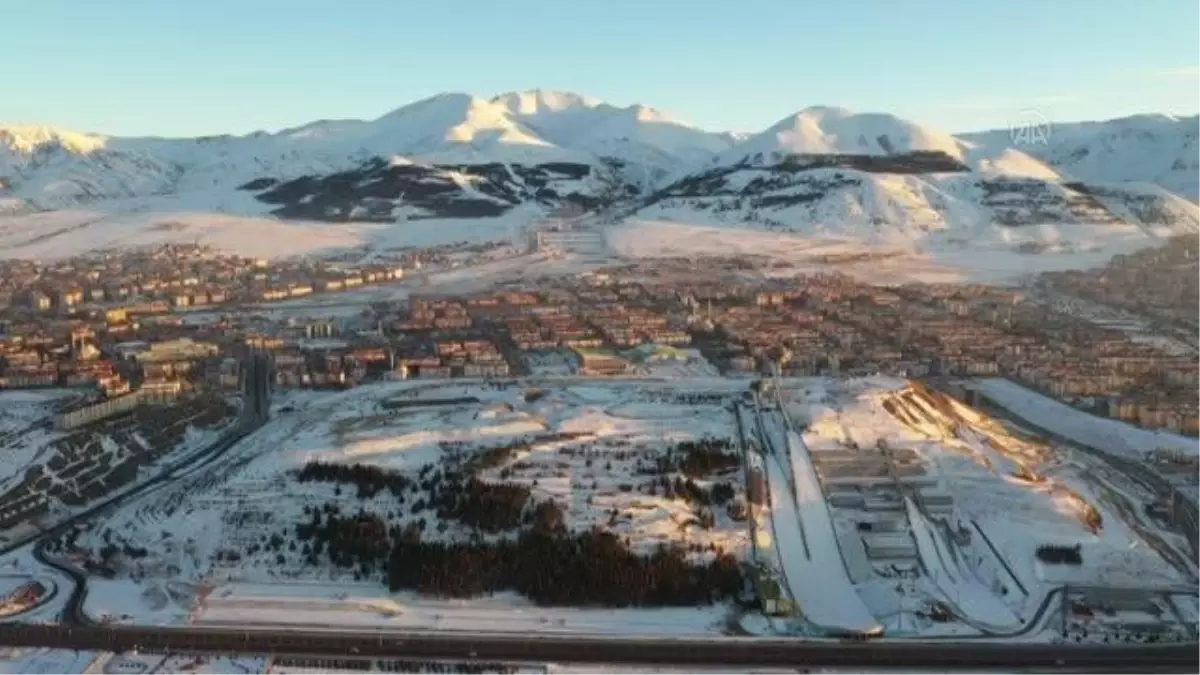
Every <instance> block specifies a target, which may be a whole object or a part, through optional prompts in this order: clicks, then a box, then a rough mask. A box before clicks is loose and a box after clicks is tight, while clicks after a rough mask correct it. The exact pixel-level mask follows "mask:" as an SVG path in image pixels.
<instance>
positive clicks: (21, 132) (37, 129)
mask: <svg viewBox="0 0 1200 675" xmlns="http://www.w3.org/2000/svg"><path fill="white" fill-rule="evenodd" d="M107 140H108V139H106V138H105V137H104V136H98V135H96V134H85V133H79V132H75V131H64V130H60V129H56V128H54V127H51V126H47V125H35V124H14V125H8V126H0V149H7V150H9V151H10V152H15V153H22V154H29V153H32V152H35V151H37V150H38V149H40V148H43V147H49V146H58V147H61V148H62V149H63V150H66V151H67V152H72V153H79V154H85V153H89V152H94V151H96V150H100V149H103V148H104V147H105V144H106V142H107Z"/></svg>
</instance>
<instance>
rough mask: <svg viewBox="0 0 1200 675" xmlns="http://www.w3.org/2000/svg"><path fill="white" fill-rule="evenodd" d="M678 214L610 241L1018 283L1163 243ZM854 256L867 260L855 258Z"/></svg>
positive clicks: (1111, 232) (797, 266)
mask: <svg viewBox="0 0 1200 675" xmlns="http://www.w3.org/2000/svg"><path fill="white" fill-rule="evenodd" d="M676 218H677V219H674V220H667V219H659V220H654V219H644V220H643V219H637V220H630V221H627V222H625V223H623V224H621V225H618V226H616V227H613V228H611V229H610V230H608V232H607V236H608V240H609V246H610V248H612V249H613V250H614V251H615V252H616V253H617V254H619V255H621V256H624V257H627V258H662V257H705V256H709V257H727V256H737V255H741V256H755V257H761V258H763V259H765V260H767V261H769V262H770V263H786V264H787V267H786V268H780V269H774V270H767V269H764V272H769V273H773V274H783V273H786V274H789V275H791V274H796V273H814V272H819V271H822V270H835V269H836V270H838V271H840V272H843V273H845V274H849V275H851V276H854V277H856V278H858V279H861V280H862V281H864V282H867V283H875V284H904V283H910V282H919V283H967V282H970V283H1015V282H1018V281H1020V280H1021V279H1023V278H1025V277H1028V276H1031V275H1036V274H1038V273H1041V272H1049V271H1055V270H1063V269H1082V268H1089V267H1096V266H1100V265H1103V264H1104V263H1105V262H1107V261H1108V260H1109V259H1110V258H1112V256H1114V255H1117V254H1120V253H1129V252H1130V251H1134V250H1138V249H1142V248H1147V247H1150V246H1154V245H1157V244H1160V243H1161V240H1159V239H1157V238H1155V237H1150V236H1148V235H1147V234H1146V233H1145V232H1144V231H1142V230H1141V229H1139V228H1135V227H1132V226H1130V227H1115V226H1112V225H1104V226H1094V227H1093V226H1087V225H1073V226H1071V228H1070V231H1069V232H1059V231H1058V230H1057V229H1056V228H1023V229H1020V230H1016V229H1011V230H997V231H996V232H995V236H994V237H992V238H991V239H988V238H982V237H972V238H971V242H970V245H968V246H963V245H949V244H928V245H923V244H918V242H915V241H913V242H900V243H895V242H893V243H889V242H872V241H869V240H865V239H857V238H850V237H845V236H836V234H834V235H830V234H812V233H805V232H803V231H777V230H767V229H761V228H757V227H752V226H749V225H746V224H740V225H739V224H737V223H713V222H708V221H706V220H705V219H704V218H703V216H700V215H697V214H696V213H695V212H691V211H686V210H685V211H681V212H680V213H678V214H676ZM1063 229H1064V230H1065V229H1066V228H1063ZM1060 239H1061V240H1062V242H1061V244H1060V245H1059V246H1057V247H1052V248H1050V249H1049V250H1045V251H1043V252H1041V253H1021V252H1019V251H1018V247H1019V246H1020V245H1021V244H1022V243H1027V242H1043V243H1044V242H1053V241H1058V240H1060ZM826 256H828V257H826ZM852 256H862V258H863V259H861V260H854V259H852V258H851V259H847V257H852ZM832 261H836V262H832ZM781 270H782V271H781Z"/></svg>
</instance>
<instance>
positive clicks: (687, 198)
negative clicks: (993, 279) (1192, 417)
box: [0, 89, 1200, 245]
mask: <svg viewBox="0 0 1200 675" xmlns="http://www.w3.org/2000/svg"><path fill="white" fill-rule="evenodd" d="M1198 124H1200V117H1194V116H1193V117H1182V118H1177V117H1172V116H1163V115H1142V116H1134V117H1126V118H1117V119H1116V120H1110V121H1107V122H1083V123H1071V124H1064V125H1052V126H1051V127H1050V128H1049V134H1048V135H1047V137H1046V138H1045V139H1044V140H1045V143H1025V144H1019V143H1015V142H1014V139H1013V137H1012V136H1011V135H1010V134H1009V132H1008V131H1007V130H992V131H985V132H978V133H972V134H957V135H955V134H949V133H947V132H943V131H940V130H937V129H935V128H931V127H928V126H924V125H921V124H919V123H917V122H913V121H910V120H906V119H903V118H900V117H897V116H894V115H891V114H888V113H885V112H854V111H850V110H847V109H844V108H839V107H834V106H813V107H809V108H805V109H802V110H800V111H797V112H795V113H792V114H791V115H788V116H785V117H782V118H780V119H779V120H778V121H777V122H776V123H774V124H773V125H771V126H769V127H768V128H766V129H764V130H763V131H760V132H758V133H751V134H735V133H731V132H712V131H705V130H702V129H699V128H697V127H694V126H692V125H689V124H688V123H686V122H684V121H682V120H681V119H680V118H678V117H676V116H674V115H672V114H670V113H667V112H664V111H661V110H659V109H656V108H653V107H651V106H646V105H642V104H633V105H629V106H624V107H620V106H615V105H611V104H609V103H606V102H604V101H602V100H600V99H598V98H593V97H589V96H585V95H582V94H576V93H572V92H564V91H556V90H541V89H532V90H525V91H514V92H506V93H502V94H498V95H495V96H492V97H490V98H485V97H480V96H475V95H472V94H466V93H458V92H445V93H442V94H437V95H434V96H430V97H427V98H424V99H421V100H419V101H416V102H413V103H411V104H408V105H405V106H401V107H399V108H396V109H394V110H392V111H389V112H387V113H385V114H383V115H381V116H379V117H377V118H375V119H372V120H353V119H326V120H316V121H313V122H309V123H306V124H302V125H299V126H293V127H289V128H286V129H281V130H279V131H276V132H264V131H258V132H252V133H249V134H246V135H242V136H232V135H218V136H204V137H197V138H182V139H171V138H156V137H114V136H104V135H101V134H88V133H80V132H73V131H68V130H61V129H55V128H54V127H49V126H46V125H24V126H16V125H10V126H0V213H9V214H14V213H28V212H39V211H48V210H59V209H68V208H95V209H99V210H101V211H106V212H115V213H119V212H120V211H121V210H122V209H128V208H136V209H143V210H144V209H146V208H151V207H149V206H147V204H149V203H152V202H153V199H154V198H156V197H162V198H163V199H167V200H173V201H175V202H184V201H185V202H187V203H188V204H195V205H198V210H199V211H204V210H209V211H216V212H231V213H239V214H241V213H245V214H249V215H256V216H257V215H263V214H271V215H273V216H274V217H276V218H281V219H285V220H288V219H299V220H306V221H329V222H355V221H365V222H373V223H397V224H399V223H404V222H409V221H413V220H422V219H437V218H456V219H463V218H468V219H469V218H497V217H500V216H502V215H503V214H505V213H507V212H509V211H513V210H520V212H521V213H523V214H537V213H539V212H541V213H546V214H549V213H556V212H559V211H560V210H561V209H562V208H563V207H571V209H573V210H576V211H577V210H579V209H582V210H585V211H596V210H600V211H605V212H613V213H620V214H623V216H624V217H636V218H648V219H656V218H672V219H676V220H684V221H687V220H689V219H692V220H696V221H697V222H703V221H708V222H716V223H720V224H722V225H723V226H737V227H745V226H747V225H748V226H751V227H762V228H767V229H776V230H778V229H785V230H788V231H791V232H797V233H807V234H813V235H819V236H832V235H841V234H846V235H850V236H854V237H858V238H865V239H870V240H881V241H901V242H908V243H910V244H914V245H915V243H916V242H923V241H934V240H936V241H938V242H941V243H942V244H946V243H954V242H960V241H970V240H972V239H973V238H984V239H989V240H996V241H1009V240H1010V239H1013V240H1014V241H1015V239H1016V238H1020V237H1023V236H1026V235H1027V234H1028V233H1029V232H1032V231H1034V228H1042V229H1043V230H1045V232H1047V233H1048V234H1047V235H1046V237H1043V239H1053V240H1054V241H1059V240H1066V239H1070V238H1071V236H1073V235H1072V234H1071V232H1072V230H1071V228H1074V227H1077V226H1083V225H1087V226H1089V227H1091V226H1098V227H1101V228H1105V227H1108V228H1113V229H1114V231H1115V230H1116V229H1120V228H1126V229H1128V228H1133V229H1132V230H1129V231H1130V232H1137V231H1144V232H1146V233H1147V236H1157V235H1156V234H1151V233H1153V232H1160V231H1161V232H1165V233H1168V234H1169V233H1171V232H1175V231H1180V230H1182V231H1194V230H1195V228H1196V223H1197V220H1198V218H1200V216H1198V215H1197V209H1196V206H1195V202H1196V183H1197V182H1198V181H1197V180H1196V177H1197V175H1198V168H1197V165H1198V164H1200V162H1198V161H1197V158H1196V156H1197V152H1196V145H1197V141H1196V136H1197V126H1198ZM148 199H149V200H151V202H147V201H146V200H148ZM130 205H133V206H130ZM527 206H528V207H532V208H525V207H527ZM518 207H522V208H521V209H518ZM530 217H534V216H530ZM1018 232H1020V236H1018V235H1017V234H1016V233H1018Z"/></svg>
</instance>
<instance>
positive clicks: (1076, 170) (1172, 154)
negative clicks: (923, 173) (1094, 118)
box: [961, 115, 1200, 202]
mask: <svg viewBox="0 0 1200 675" xmlns="http://www.w3.org/2000/svg"><path fill="white" fill-rule="evenodd" d="M1198 126H1200V121H1198V118H1197V117H1196V116H1195V115H1193V116H1191V117H1173V116H1170V115H1135V116H1133V117H1124V118H1119V119H1113V120H1107V121H1103V122H1071V123H1061V122H1054V123H1051V124H1049V125H1048V127H1047V131H1048V133H1047V134H1046V136H1045V141H1046V142H1045V143H1027V144H1023V145H1022V146H1021V150H1023V151H1024V152H1026V153H1028V154H1030V155H1034V156H1036V157H1039V158H1040V159H1042V160H1043V161H1045V162H1046V163H1047V164H1049V165H1051V166H1053V167H1055V168H1056V169H1058V170H1059V171H1060V172H1061V173H1063V174H1067V175H1069V176H1070V177H1071V178H1073V179H1076V180H1083V181H1088V182H1091V183H1121V182H1154V183H1157V184H1159V185H1161V186H1162V187H1163V188H1165V189H1167V190H1170V191H1171V192H1174V193H1175V194H1178V195H1180V196H1182V197H1186V198H1188V199H1190V200H1192V201H1193V202H1195V201H1196V200H1197V196H1198V194H1200V161H1198V160H1197V158H1196V154H1197V135H1198V133H1197V132H1198ZM961 138H963V139H964V140H968V141H970V142H972V143H978V144H980V145H985V146H991V147H1004V146H1007V145H1011V144H1012V132H1011V130H1009V129H998V130H995V131H985V132H980V133H972V134H964V135H963V136H962V137H961Z"/></svg>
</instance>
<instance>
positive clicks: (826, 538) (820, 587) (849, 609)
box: [767, 431, 879, 633]
mask: <svg viewBox="0 0 1200 675" xmlns="http://www.w3.org/2000/svg"><path fill="white" fill-rule="evenodd" d="M786 438H787V441H786V442H787V447H788V449H789V453H790V455H791V458H792V466H791V467H790V470H791V474H792V476H793V481H794V482H793V485H794V486H795V488H796V492H795V495H794V497H793V495H792V491H791V489H790V488H789V486H788V484H787V483H786V482H785V481H782V480H779V479H778V478H777V477H776V476H777V474H778V475H780V476H782V473H783V472H786V471H787V470H788V468H784V467H783V466H782V464H781V462H782V459H781V458H780V457H779V455H778V454H776V455H775V456H774V457H773V458H772V459H770V460H768V462H767V464H768V465H771V464H772V462H774V463H775V465H774V466H770V473H771V517H772V518H773V519H776V521H775V528H776V529H775V531H776V536H778V537H779V538H780V543H779V551H780V554H781V556H782V557H783V566H784V572H785V574H786V575H787V580H788V587H789V588H790V589H791V591H792V593H793V595H795V598H796V603H797V605H798V606H799V609H800V612H801V613H802V614H803V615H804V616H805V618H807V619H808V620H809V621H811V622H812V623H814V624H816V625H817V626H819V627H822V628H829V629H837V630H843V631H848V632H864V633H869V632H872V631H873V630H875V629H876V628H877V627H878V626H879V622H878V621H877V620H876V619H875V616H874V615H873V614H872V613H871V611H870V610H869V609H867V606H866V604H864V603H863V601H862V598H860V597H859V596H858V593H857V592H856V591H855V589H854V583H853V582H852V581H851V580H850V576H849V574H848V573H847V572H846V566H845V564H844V563H843V562H842V554H841V552H840V550H839V549H838V543H837V542H838V540H837V535H836V533H835V531H834V528H833V521H832V520H830V517H829V507H828V506H827V505H826V504H825V495H824V493H823V492H822V491H821V484H820V483H819V482H818V480H817V475H816V472H815V471H814V470H813V467H812V463H811V460H810V459H809V457H808V450H807V448H805V447H804V444H803V443H802V442H801V441H800V438H799V437H798V436H797V435H796V434H795V432H793V431H788V432H787V434H786ZM801 537H802V538H803V540H801Z"/></svg>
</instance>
